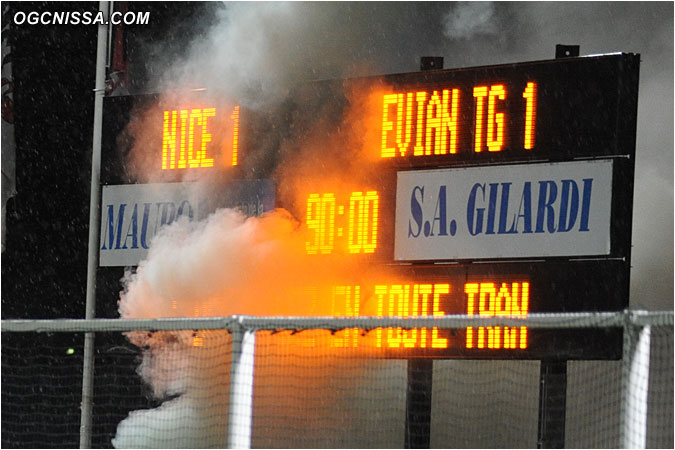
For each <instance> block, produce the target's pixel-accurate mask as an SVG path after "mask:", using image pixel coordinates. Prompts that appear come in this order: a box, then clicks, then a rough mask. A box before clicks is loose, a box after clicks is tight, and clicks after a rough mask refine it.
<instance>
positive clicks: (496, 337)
mask: <svg viewBox="0 0 675 450" xmlns="http://www.w3.org/2000/svg"><path fill="white" fill-rule="evenodd" d="M464 293H465V294H466V295H467V303H466V305H467V309H466V310H467V315H469V316H473V315H475V314H476V313H478V315H479V316H481V317H498V316H502V317H520V318H524V317H527V313H528V311H529V299H530V283H529V282H527V281H523V282H513V283H511V284H510V286H509V283H502V284H501V287H500V288H499V290H497V287H496V285H495V283H490V282H485V283H467V284H466V285H465V286H464ZM476 295H478V302H476ZM475 331H476V333H475V334H474V329H473V327H468V328H467V330H466V348H492V349H499V348H508V349H515V348H521V349H524V348H527V327H519V331H520V332H519V333H518V329H517V328H509V327H504V328H503V330H502V328H501V327H478V330H475ZM502 331H503V332H504V333H503V335H502ZM486 333H487V336H486ZM502 336H503V337H502Z"/></svg>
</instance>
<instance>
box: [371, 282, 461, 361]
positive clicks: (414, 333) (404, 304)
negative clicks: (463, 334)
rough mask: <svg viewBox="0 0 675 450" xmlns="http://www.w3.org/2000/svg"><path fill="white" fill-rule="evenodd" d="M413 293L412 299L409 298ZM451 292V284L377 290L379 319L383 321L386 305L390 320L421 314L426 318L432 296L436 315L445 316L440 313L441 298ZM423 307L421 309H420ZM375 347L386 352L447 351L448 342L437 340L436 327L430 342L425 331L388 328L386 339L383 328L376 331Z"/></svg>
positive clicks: (399, 285)
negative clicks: (416, 349) (400, 349)
mask: <svg viewBox="0 0 675 450" xmlns="http://www.w3.org/2000/svg"><path fill="white" fill-rule="evenodd" d="M411 292H412V298H411V296H410V294H411ZM449 292H450V285H449V284H433V285H431V284H414V285H408V284H405V285H401V284H395V285H391V286H386V285H379V286H375V296H376V297H377V315H378V316H379V317H384V311H385V307H384V306H385V303H386V304H387V306H388V308H387V312H388V316H399V317H411V316H417V314H418V312H419V311H420V310H421V311H422V315H423V316H426V315H427V313H428V311H429V305H428V304H429V300H430V299H429V297H431V294H433V297H432V298H433V300H432V301H433V305H432V308H433V315H434V316H443V315H445V312H443V311H441V310H440V304H441V295H446V294H448V293H449ZM420 306H421V308H420ZM376 333H377V334H376V341H375V345H376V347H386V348H427V347H431V348H448V339H447V338H441V337H439V336H438V333H439V331H438V328H437V327H434V328H433V330H432V333H431V339H430V340H429V339H428V333H427V330H426V328H422V329H421V330H420V329H417V328H413V329H411V330H403V329H402V328H388V329H387V334H386V337H384V336H383V334H384V333H383V330H382V328H378V329H377V331H376Z"/></svg>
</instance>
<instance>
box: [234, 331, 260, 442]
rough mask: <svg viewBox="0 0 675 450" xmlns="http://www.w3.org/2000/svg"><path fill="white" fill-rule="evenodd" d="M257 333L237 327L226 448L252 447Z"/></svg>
mask: <svg viewBox="0 0 675 450" xmlns="http://www.w3.org/2000/svg"><path fill="white" fill-rule="evenodd" d="M254 365H255V331H253V330H244V329H243V328H241V327H234V329H233V330H232V363H231V372H230V409H229V414H228V416H229V420H228V425H227V448H251V434H252V429H253V368H254Z"/></svg>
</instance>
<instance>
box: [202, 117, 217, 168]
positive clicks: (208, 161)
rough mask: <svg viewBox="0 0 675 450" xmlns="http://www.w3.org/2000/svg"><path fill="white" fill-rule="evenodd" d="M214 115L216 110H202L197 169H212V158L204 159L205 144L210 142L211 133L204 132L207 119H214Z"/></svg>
mask: <svg viewBox="0 0 675 450" xmlns="http://www.w3.org/2000/svg"><path fill="white" fill-rule="evenodd" d="M215 115H216V108H204V111H203V112H202V146H201V149H200V150H199V156H198V160H199V167H213V158H207V157H206V144H208V143H209V142H211V140H212V138H213V136H211V133H208V132H207V131H206V126H207V124H206V122H207V120H208V118H209V117H214V116H215Z"/></svg>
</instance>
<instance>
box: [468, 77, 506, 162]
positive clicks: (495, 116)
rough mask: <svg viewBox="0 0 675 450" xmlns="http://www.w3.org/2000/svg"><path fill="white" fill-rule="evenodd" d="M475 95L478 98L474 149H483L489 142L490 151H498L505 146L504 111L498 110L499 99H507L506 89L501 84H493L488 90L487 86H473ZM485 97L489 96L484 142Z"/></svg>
mask: <svg viewBox="0 0 675 450" xmlns="http://www.w3.org/2000/svg"><path fill="white" fill-rule="evenodd" d="M473 96H474V97H475V98H476V136H475V140H474V151H475V152H481V151H483V146H484V145H485V144H487V147H488V151H490V152H498V151H501V149H502V147H503V146H504V121H505V120H504V113H498V112H495V111H496V102H497V100H505V99H506V90H505V89H504V86H502V85H501V84H498V85H495V86H492V87H491V88H490V90H489V91H488V88H487V86H479V87H475V88H473ZM485 97H487V98H488V108H487V109H488V110H487V136H486V142H485V144H484V143H483V128H484V124H483V122H484V115H485Z"/></svg>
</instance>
